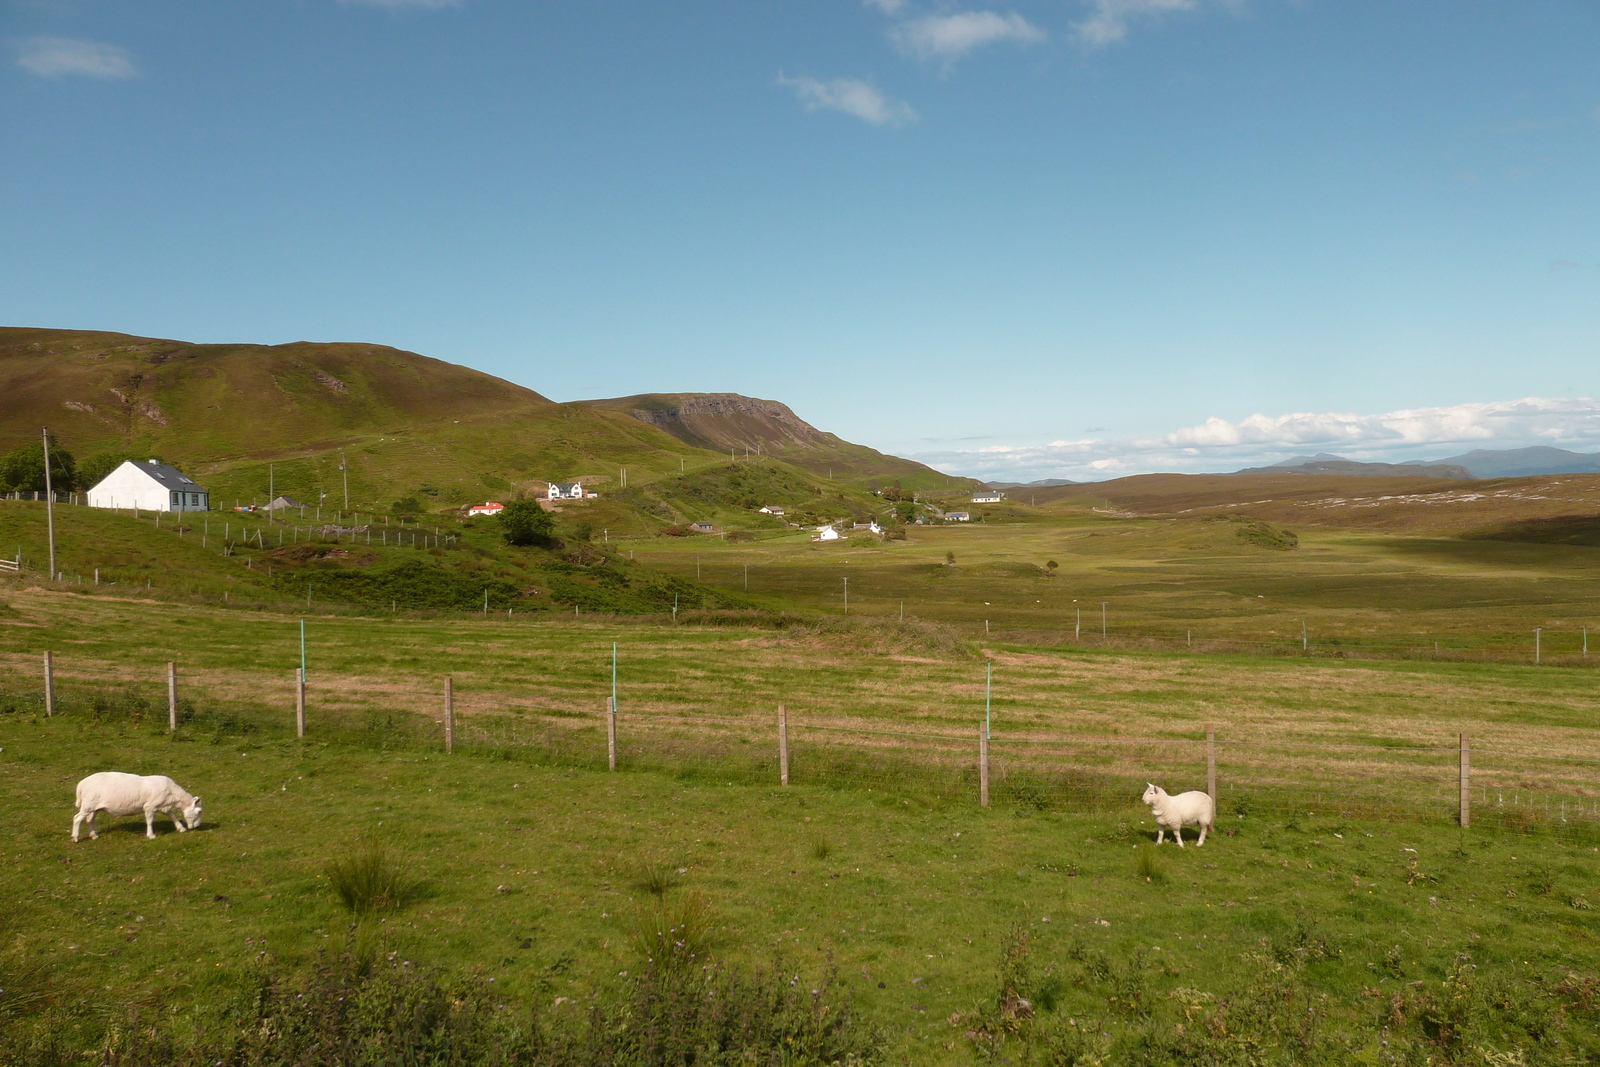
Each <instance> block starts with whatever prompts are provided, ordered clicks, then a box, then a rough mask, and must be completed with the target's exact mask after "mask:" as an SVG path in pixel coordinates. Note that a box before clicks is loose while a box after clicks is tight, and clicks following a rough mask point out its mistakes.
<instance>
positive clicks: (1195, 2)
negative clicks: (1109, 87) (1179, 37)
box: [1072, 0, 1200, 48]
mask: <svg viewBox="0 0 1600 1067" xmlns="http://www.w3.org/2000/svg"><path fill="white" fill-rule="evenodd" d="M1199 6H1200V5H1199V0H1089V9H1090V10H1089V17H1088V18H1086V19H1084V20H1083V21H1082V22H1077V23H1074V24H1073V26H1072V32H1073V36H1075V37H1077V38H1078V40H1079V41H1081V42H1083V43H1084V44H1087V45H1091V46H1093V47H1096V48H1098V47H1101V46H1104V45H1108V44H1115V43H1116V42H1118V41H1120V40H1122V39H1123V38H1124V37H1126V36H1128V24H1129V23H1130V22H1133V21H1134V20H1136V19H1151V18H1160V17H1161V16H1162V15H1170V14H1172V13H1173V12H1177V11H1193V10H1194V9H1195V8H1197V7H1199Z"/></svg>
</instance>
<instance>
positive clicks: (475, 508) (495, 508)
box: [467, 500, 506, 516]
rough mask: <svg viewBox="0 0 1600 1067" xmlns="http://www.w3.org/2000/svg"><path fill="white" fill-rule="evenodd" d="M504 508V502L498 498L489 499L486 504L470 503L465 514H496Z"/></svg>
mask: <svg viewBox="0 0 1600 1067" xmlns="http://www.w3.org/2000/svg"><path fill="white" fill-rule="evenodd" d="M505 509H506V506H505V505H504V504H502V503H500V502H499V501H498V500H491V501H489V502H488V503H487V504H474V505H472V506H471V507H470V508H468V509H467V514H468V515H469V516H472V515H498V514H500V513H501V512H502V511H504V510H505Z"/></svg>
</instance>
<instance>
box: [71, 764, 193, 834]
mask: <svg viewBox="0 0 1600 1067" xmlns="http://www.w3.org/2000/svg"><path fill="white" fill-rule="evenodd" d="M102 811H106V812H110V813H111V814H112V815H136V814H138V813H139V812H143V813H144V835H145V836H146V837H155V836H156V812H158V811H160V812H165V813H166V814H167V817H168V818H170V819H171V820H172V825H174V826H176V827H177V828H178V830H179V832H183V831H186V830H193V829H194V828H195V827H197V826H199V825H200V819H201V816H202V814H203V813H202V811H201V809H200V798H199V797H197V796H191V795H190V794H189V792H188V790H186V789H184V788H183V786H181V785H179V784H178V783H177V782H174V781H173V780H172V779H171V778H168V777H167V776H166V775H164V774H147V775H138V774H124V773H122V772H121V771H101V772H100V773H99V774H91V775H89V777H87V778H85V779H84V780H83V781H81V782H79V783H78V814H77V815H75V816H74V817H73V819H72V840H73V841H77V840H78V830H79V828H80V827H82V826H83V825H84V823H88V825H89V836H90V837H91V838H95V839H98V838H99V837H100V835H99V834H97V833H96V832H95V829H94V817H95V816H96V815H98V814H99V813H100V812H102Z"/></svg>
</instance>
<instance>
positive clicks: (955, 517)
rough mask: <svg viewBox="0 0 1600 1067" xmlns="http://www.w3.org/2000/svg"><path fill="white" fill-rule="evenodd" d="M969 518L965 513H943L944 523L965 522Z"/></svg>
mask: <svg viewBox="0 0 1600 1067" xmlns="http://www.w3.org/2000/svg"><path fill="white" fill-rule="evenodd" d="M971 518H972V516H971V515H968V514H967V513H966V512H965V511H947V512H945V513H944V521H945V522H966V521H968V520H969V519H971Z"/></svg>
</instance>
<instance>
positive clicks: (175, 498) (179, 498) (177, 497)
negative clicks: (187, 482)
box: [172, 493, 183, 504]
mask: <svg viewBox="0 0 1600 1067" xmlns="http://www.w3.org/2000/svg"><path fill="white" fill-rule="evenodd" d="M172 502H173V503H174V504H182V503H183V494H182V493H173V494H172Z"/></svg>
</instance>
